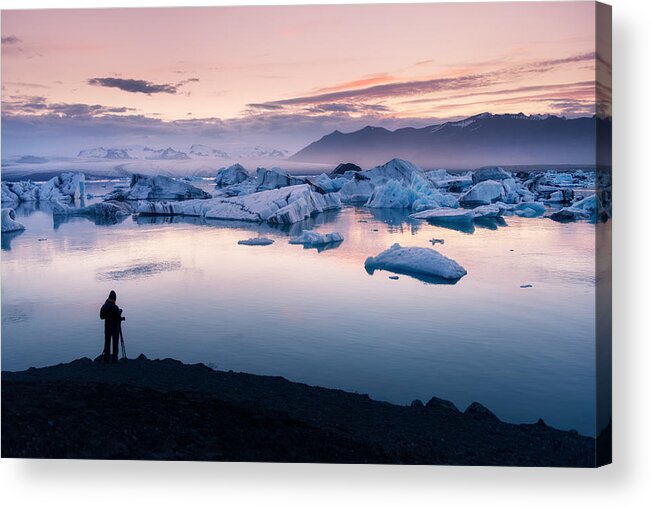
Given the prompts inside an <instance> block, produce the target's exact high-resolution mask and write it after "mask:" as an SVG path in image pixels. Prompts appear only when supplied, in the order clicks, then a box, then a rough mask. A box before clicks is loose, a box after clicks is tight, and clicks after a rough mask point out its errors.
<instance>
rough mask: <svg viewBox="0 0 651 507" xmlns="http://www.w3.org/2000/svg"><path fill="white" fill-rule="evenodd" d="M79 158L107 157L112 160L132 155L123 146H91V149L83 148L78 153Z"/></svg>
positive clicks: (123, 158) (128, 157) (127, 157)
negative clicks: (107, 147)
mask: <svg viewBox="0 0 651 507" xmlns="http://www.w3.org/2000/svg"><path fill="white" fill-rule="evenodd" d="M77 157H78V158H106V159H111V160H125V159H130V158H132V157H130V156H129V151H128V150H125V149H121V148H109V149H105V148H101V147H100V148H91V149H89V150H81V151H80V152H79V154H78V155H77Z"/></svg>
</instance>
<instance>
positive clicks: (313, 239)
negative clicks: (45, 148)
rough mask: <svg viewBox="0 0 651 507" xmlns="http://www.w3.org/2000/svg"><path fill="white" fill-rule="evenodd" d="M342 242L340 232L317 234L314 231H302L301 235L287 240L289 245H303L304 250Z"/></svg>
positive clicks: (342, 238)
mask: <svg viewBox="0 0 651 507" xmlns="http://www.w3.org/2000/svg"><path fill="white" fill-rule="evenodd" d="M343 240H344V236H343V234H341V233H340V232H330V233H327V234H319V233H318V232H315V231H303V234H301V235H300V236H297V237H295V238H292V239H290V240H289V244H290V245H303V246H305V247H306V248H310V247H317V246H321V245H326V244H328V243H340V242H342V241H343Z"/></svg>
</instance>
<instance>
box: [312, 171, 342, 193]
mask: <svg viewBox="0 0 651 507" xmlns="http://www.w3.org/2000/svg"><path fill="white" fill-rule="evenodd" d="M349 181H350V180H349V179H348V178H344V177H338V178H337V177H335V178H330V176H328V175H327V174H326V173H321V174H319V175H318V176H317V177H316V178H315V179H314V184H315V185H316V186H317V187H319V188H321V189H322V190H323V191H324V192H326V193H330V192H339V190H341V188H342V187H343V186H344V185H345V184H346V183H348V182H349Z"/></svg>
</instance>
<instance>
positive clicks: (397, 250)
mask: <svg viewBox="0 0 651 507" xmlns="http://www.w3.org/2000/svg"><path fill="white" fill-rule="evenodd" d="M364 267H365V268H366V271H367V272H368V273H369V274H373V272H374V271H375V270H378V269H379V270H384V271H391V272H393V273H398V274H403V275H410V276H414V277H416V278H420V279H423V278H425V279H426V280H427V281H436V279H440V280H444V281H448V282H456V281H457V280H459V279H460V278H461V277H462V276H464V275H465V274H466V270H465V269H464V268H463V267H462V266H460V265H459V264H458V263H457V262H455V261H453V260H452V259H449V258H448V257H445V256H444V255H442V254H440V253H439V252H437V251H436V250H433V249H431V248H420V247H401V246H400V245H399V244H398V243H395V244H394V245H393V246H391V248H389V249H388V250H385V251H384V252H381V253H379V254H378V255H376V256H375V257H369V258H368V259H366V262H365V263H364ZM429 278H431V280H428V279H429Z"/></svg>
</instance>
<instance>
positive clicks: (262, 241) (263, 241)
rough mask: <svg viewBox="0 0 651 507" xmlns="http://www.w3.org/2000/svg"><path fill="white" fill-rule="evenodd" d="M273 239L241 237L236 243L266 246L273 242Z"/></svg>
mask: <svg viewBox="0 0 651 507" xmlns="http://www.w3.org/2000/svg"><path fill="white" fill-rule="evenodd" d="M273 242H274V240H273V239H270V238H249V239H241V240H239V241H238V242H237V244H238V245H248V246H267V245H271V244H273Z"/></svg>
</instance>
